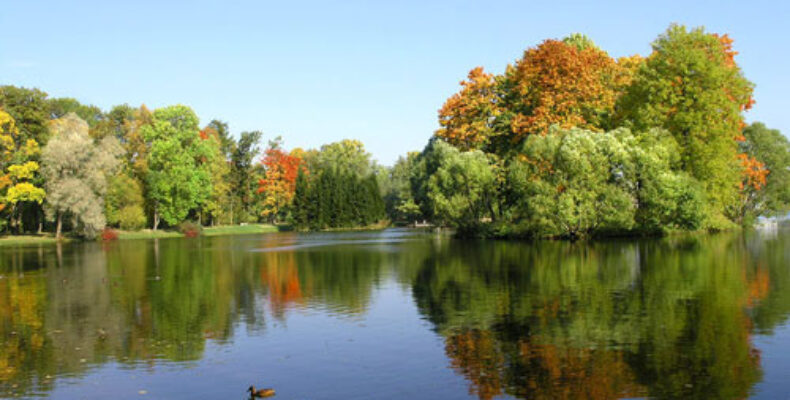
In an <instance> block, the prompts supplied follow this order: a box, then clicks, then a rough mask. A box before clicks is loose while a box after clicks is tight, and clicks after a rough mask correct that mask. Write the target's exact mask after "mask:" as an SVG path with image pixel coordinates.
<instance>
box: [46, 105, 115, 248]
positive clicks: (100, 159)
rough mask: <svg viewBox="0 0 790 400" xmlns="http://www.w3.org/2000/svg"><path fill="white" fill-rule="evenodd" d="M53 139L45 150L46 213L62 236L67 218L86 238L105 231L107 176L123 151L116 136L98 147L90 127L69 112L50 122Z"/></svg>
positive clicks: (113, 171)
mask: <svg viewBox="0 0 790 400" xmlns="http://www.w3.org/2000/svg"><path fill="white" fill-rule="evenodd" d="M51 130H52V132H53V136H52V138H51V139H50V141H49V142H48V143H47V145H46V146H45V147H44V149H43V150H42V155H41V158H42V164H43V168H42V175H43V176H44V178H45V179H46V190H47V214H48V217H49V218H50V219H51V220H55V221H57V225H56V231H55V232H56V233H55V234H56V236H57V237H60V233H61V229H62V226H63V219H64V217H66V218H70V219H71V220H72V221H73V225H74V226H75V227H77V228H78V229H79V230H80V232H81V234H82V235H84V236H86V237H94V236H95V235H96V234H97V233H98V232H99V231H100V230H101V229H103V228H104V226H105V223H106V220H105V216H104V195H105V193H106V191H107V176H108V175H112V174H114V173H115V171H116V169H117V168H118V166H119V161H118V156H120V154H121V151H122V150H121V148H120V146H119V145H118V142H117V140H116V139H115V138H114V137H107V138H105V139H103V140H102V141H101V142H100V143H99V144H95V143H94V141H93V139H91V137H90V136H89V134H88V124H87V123H86V122H85V121H83V120H82V119H80V117H78V116H77V115H76V114H74V113H69V114H66V115H65V116H64V117H62V118H59V119H56V120H53V121H52V122H51Z"/></svg>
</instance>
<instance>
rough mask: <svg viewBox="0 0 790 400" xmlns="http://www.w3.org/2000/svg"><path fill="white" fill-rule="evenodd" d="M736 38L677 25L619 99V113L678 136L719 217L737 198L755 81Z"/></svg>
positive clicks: (688, 166)
mask: <svg viewBox="0 0 790 400" xmlns="http://www.w3.org/2000/svg"><path fill="white" fill-rule="evenodd" d="M735 54H737V53H736V52H735V51H734V50H733V49H732V40H730V39H729V38H728V37H727V36H726V35H724V36H719V35H716V34H710V33H707V32H705V31H704V30H703V29H702V28H697V29H692V30H687V29H686V28H685V27H683V26H678V25H673V26H671V27H670V28H669V29H668V30H667V32H666V33H664V34H663V35H661V36H660V37H659V38H658V39H657V40H656V41H655V42H654V43H653V53H652V54H651V55H650V56H649V57H648V58H647V59H646V60H645V63H644V64H643V65H642V66H641V67H640V68H639V70H638V72H637V73H636V75H635V77H634V82H633V84H632V85H631V86H630V87H629V89H628V91H627V93H626V95H625V96H623V97H622V98H621V99H620V105H619V108H620V109H621V114H622V115H621V116H620V119H621V120H625V121H627V122H629V123H631V124H633V126H634V127H635V128H636V129H637V130H644V129H647V128H650V127H661V128H664V129H666V130H668V131H669V132H670V133H672V135H673V136H674V137H675V139H676V140H677V142H678V144H679V146H680V147H679V150H680V154H681V167H682V169H683V170H685V171H687V172H688V173H690V174H691V175H692V176H693V177H695V178H696V179H697V180H699V181H700V182H701V183H702V184H703V186H704V188H705V192H706V195H707V198H708V201H709V204H710V208H711V216H712V218H713V219H712V220H711V222H709V224H714V222H713V221H715V220H716V219H717V218H718V219H719V220H721V216H722V215H724V213H725V210H726V209H727V208H728V207H732V206H733V205H734V203H735V202H736V201H737V197H738V191H739V184H740V182H741V179H740V177H739V173H740V171H741V168H740V167H739V165H738V160H737V159H736V151H737V147H738V145H737V142H736V139H737V138H739V137H740V136H741V129H742V127H743V125H744V123H743V115H742V112H743V111H745V110H747V109H749V108H750V107H751V106H752V104H753V100H752V97H751V95H752V87H753V84H752V83H751V82H749V81H748V80H746V78H744V76H743V73H742V72H741V69H740V68H739V67H738V65H737V64H736V63H735V60H734V56H735Z"/></svg>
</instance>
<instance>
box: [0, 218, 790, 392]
mask: <svg viewBox="0 0 790 400" xmlns="http://www.w3.org/2000/svg"><path fill="white" fill-rule="evenodd" d="M788 313H790V231H787V230H783V229H780V230H778V231H772V232H757V233H747V234H728V235H716V236H698V237H691V238H668V239H662V240H639V241H637V240H629V241H625V240H623V241H607V242H597V243H565V242H541V243H522V242H477V241H457V240H452V239H450V238H448V237H446V236H437V235H433V234H426V233H419V232H413V231H408V230H387V231H383V232H364V233H322V234H293V233H279V234H270V235H255V236H227V237H213V238H196V239H159V240H131V241H121V242H115V243H109V244H99V243H77V244H72V245H63V246H61V247H58V246H54V245H49V246H33V247H16V248H2V249H0V397H26V398H35V397H41V396H44V397H52V398H57V399H80V398H113V399H179V398H182V399H196V398H198V399H202V398H207V399H234V398H237V399H243V398H245V390H246V388H247V387H248V386H249V385H250V384H255V385H256V386H259V387H268V386H270V387H274V388H275V389H276V390H277V396H276V397H275V398H280V399H340V398H342V399H376V398H388V399H389V398H417V399H420V398H422V399H444V398H446V399H455V398H480V399H489V398H496V397H514V398H530V399H533V398H534V399H556V398H596V399H599V398H600V399H611V398H633V397H654V398H706V399H709V398H725V399H729V398H742V397H748V396H754V397H757V398H788V396H790V326H789V325H788Z"/></svg>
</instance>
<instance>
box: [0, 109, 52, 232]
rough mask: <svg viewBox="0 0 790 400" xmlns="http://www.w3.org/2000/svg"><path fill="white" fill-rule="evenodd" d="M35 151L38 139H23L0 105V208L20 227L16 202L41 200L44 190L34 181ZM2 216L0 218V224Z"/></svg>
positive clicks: (3, 222) (2, 221)
mask: <svg viewBox="0 0 790 400" xmlns="http://www.w3.org/2000/svg"><path fill="white" fill-rule="evenodd" d="M38 154H39V147H38V143H37V142H36V141H35V140H34V139H32V138H29V139H27V140H23V138H21V137H20V134H19V129H18V128H17V126H16V123H15V121H14V119H13V118H11V116H10V115H9V114H8V113H6V112H5V111H3V110H2V109H0V212H2V213H4V214H7V215H8V216H9V217H10V218H11V223H12V225H14V226H15V227H17V228H18V229H21V223H22V222H21V213H20V212H19V210H18V208H17V204H19V203H20V202H35V203H37V204H41V203H42V202H43V201H44V196H45V192H44V190H43V189H42V188H40V187H38V186H36V185H35V181H34V178H35V177H36V175H37V174H38V170H39V164H38V162H36V161H34V160H35V159H36V157H37V156H38ZM5 223H6V219H5V218H3V219H2V220H0V228H2V227H3V226H4V225H5Z"/></svg>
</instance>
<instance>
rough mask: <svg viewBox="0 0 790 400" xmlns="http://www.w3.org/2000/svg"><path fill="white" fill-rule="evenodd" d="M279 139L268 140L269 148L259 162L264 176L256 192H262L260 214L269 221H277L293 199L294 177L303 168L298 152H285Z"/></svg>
mask: <svg viewBox="0 0 790 400" xmlns="http://www.w3.org/2000/svg"><path fill="white" fill-rule="evenodd" d="M280 143H281V142H280V139H279V138H277V139H276V140H274V141H272V142H269V148H268V149H266V153H265V155H264V157H263V160H262V161H261V163H262V164H263V168H264V170H265V173H266V175H265V177H264V178H263V179H261V180H259V181H258V193H261V194H263V196H264V198H263V211H262V212H261V215H263V216H264V217H266V218H268V219H269V221H271V222H277V217H278V215H279V214H280V213H281V211H282V210H283V209H284V208H285V207H287V206H288V205H289V204H291V202H292V201H293V196H294V191H295V190H296V177H297V175H298V174H299V169H300V168H304V167H303V162H302V158H300V157H299V156H298V155H299V154H300V152H297V151H292V152H291V153H286V152H285V151H283V150H282V149H281V148H280Z"/></svg>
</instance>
